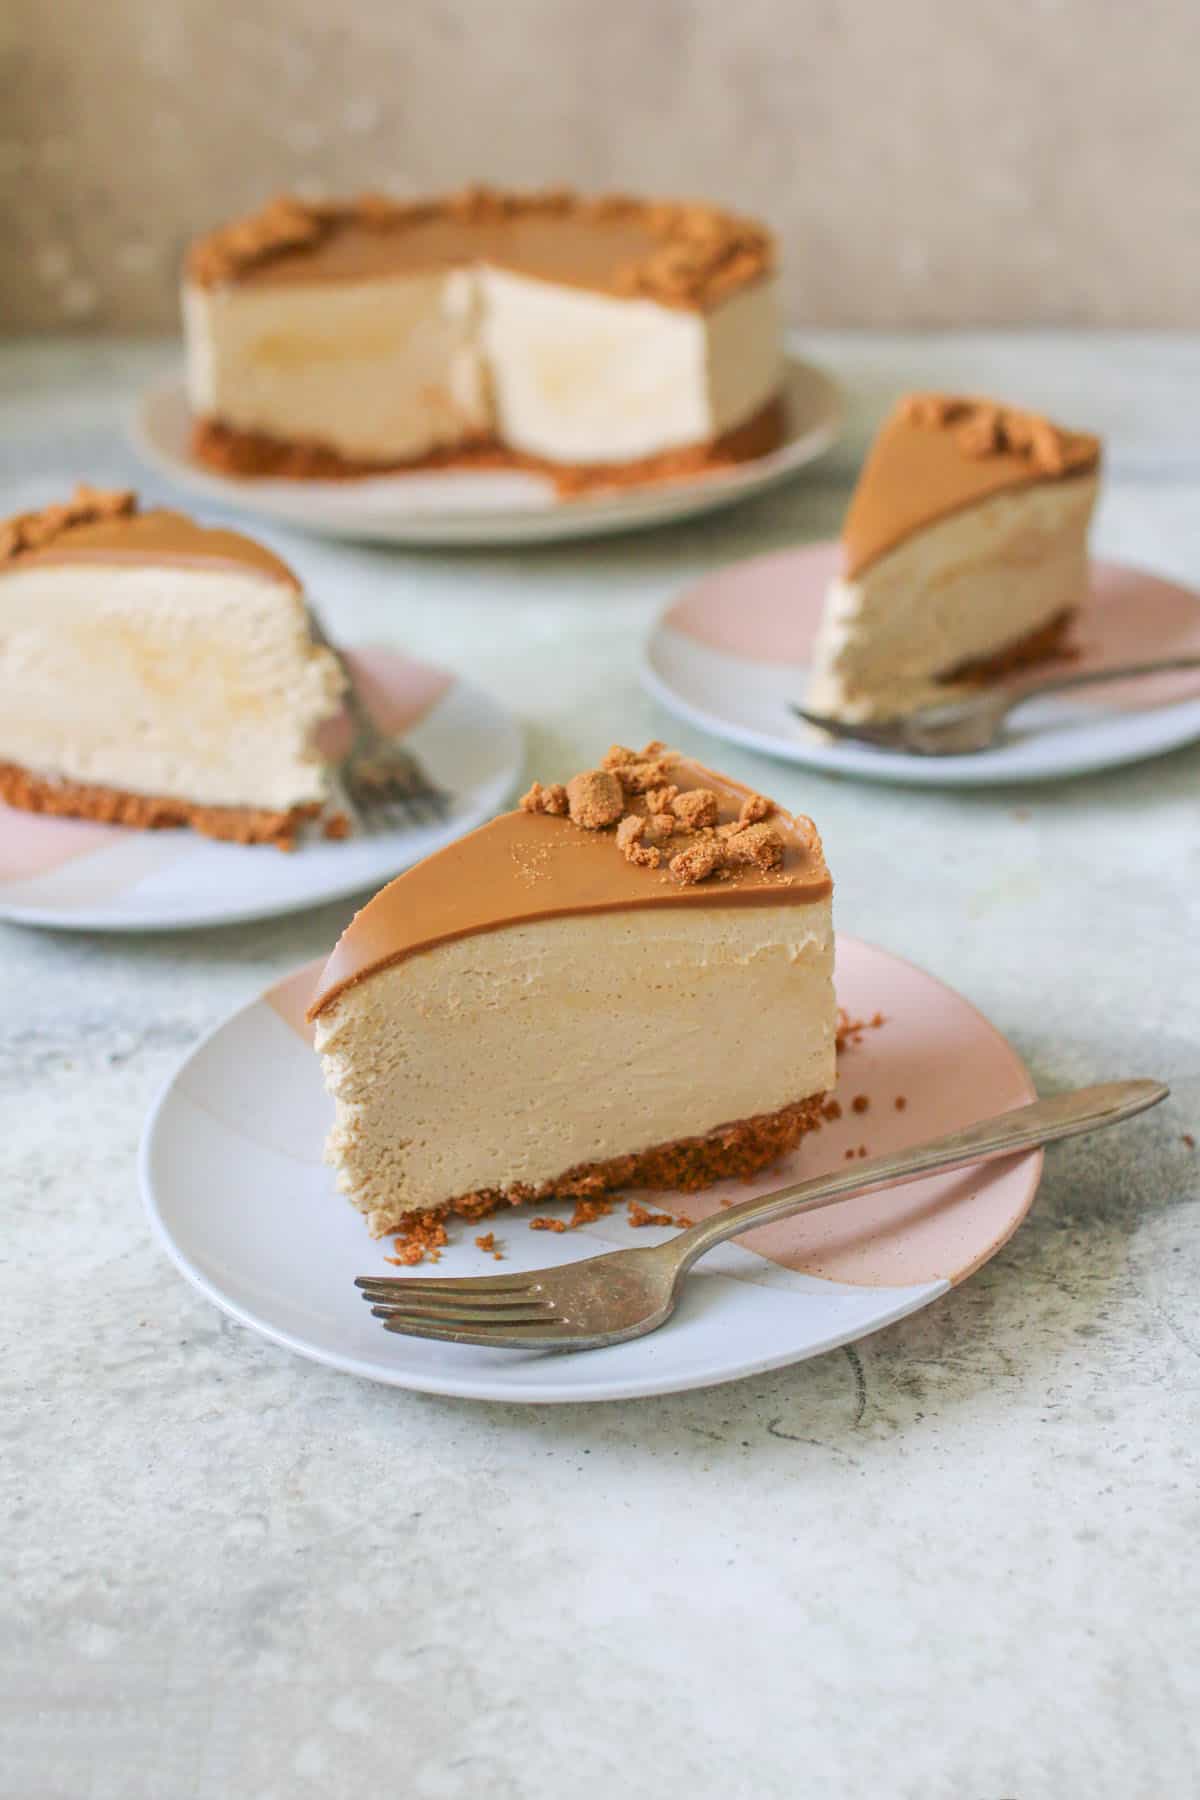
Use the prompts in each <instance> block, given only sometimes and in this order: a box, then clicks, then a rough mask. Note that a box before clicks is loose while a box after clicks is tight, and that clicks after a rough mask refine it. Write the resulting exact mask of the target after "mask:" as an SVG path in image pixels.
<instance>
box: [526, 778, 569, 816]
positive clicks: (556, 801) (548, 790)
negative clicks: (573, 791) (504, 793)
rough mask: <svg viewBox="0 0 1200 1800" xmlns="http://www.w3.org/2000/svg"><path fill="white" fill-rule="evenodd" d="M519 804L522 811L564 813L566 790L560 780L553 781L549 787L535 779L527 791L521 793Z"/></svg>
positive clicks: (565, 808) (565, 809)
mask: <svg viewBox="0 0 1200 1800" xmlns="http://www.w3.org/2000/svg"><path fill="white" fill-rule="evenodd" d="M520 804H521V811H522V812H528V813H554V814H558V815H565V814H566V811H567V790H566V788H565V787H564V786H563V784H562V782H561V781H553V782H551V784H550V786H549V787H543V786H542V784H541V782H540V781H535V782H534V784H533V786H532V787H531V788H530V789H529V792H528V793H526V794H522V795H521V802H520Z"/></svg>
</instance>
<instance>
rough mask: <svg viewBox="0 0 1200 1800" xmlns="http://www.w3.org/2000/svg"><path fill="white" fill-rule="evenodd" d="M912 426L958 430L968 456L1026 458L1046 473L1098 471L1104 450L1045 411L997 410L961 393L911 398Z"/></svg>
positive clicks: (905, 408) (907, 406) (907, 403)
mask: <svg viewBox="0 0 1200 1800" xmlns="http://www.w3.org/2000/svg"><path fill="white" fill-rule="evenodd" d="M901 413H902V416H903V417H904V418H905V419H906V420H907V421H908V423H909V424H910V425H919V426H923V427H926V428H927V429H930V430H947V429H952V430H953V432H954V442H955V445H956V446H957V448H958V449H959V451H960V452H961V453H962V455H963V456H969V457H987V456H1003V455H1010V456H1021V457H1024V458H1025V459H1026V461H1028V462H1029V463H1031V464H1032V465H1033V467H1034V468H1035V469H1036V470H1037V472H1038V473H1039V474H1041V475H1049V476H1057V475H1074V474H1078V473H1081V472H1082V471H1083V470H1085V469H1091V468H1094V467H1095V465H1096V463H1097V462H1098V461H1099V457H1100V448H1099V445H1098V443H1097V441H1096V439H1095V438H1093V437H1088V436H1087V435H1086V434H1084V433H1083V432H1072V431H1064V430H1063V429H1062V428H1061V427H1060V426H1058V425H1055V424H1053V423H1052V422H1051V421H1050V420H1049V419H1047V418H1043V416H1042V415H1041V414H1040V413H1030V412H1021V411H1020V410H1018V409H1017V408H1016V407H1012V406H997V405H995V403H994V402H993V401H990V400H973V399H971V398H969V397H968V396H966V395H961V394H909V395H908V396H907V397H906V398H905V399H904V400H903V401H902V402H901Z"/></svg>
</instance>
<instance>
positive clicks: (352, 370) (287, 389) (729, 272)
mask: <svg viewBox="0 0 1200 1800" xmlns="http://www.w3.org/2000/svg"><path fill="white" fill-rule="evenodd" d="M183 319H184V332H185V337H186V343H187V380H188V394H189V401H190V406H191V411H192V414H193V419H194V422H195V423H194V437H193V451H194V454H195V455H196V456H197V458H198V459H199V460H201V461H203V462H205V463H208V464H210V465H212V466H214V467H217V468H219V469H221V470H223V471H224V472H227V473H230V474H234V475H251V476H253V475H283V476H288V477H293V478H304V477H345V476H355V475H363V474H372V473H378V472H379V471H381V470H386V469H406V468H410V469H411V468H439V467H447V466H449V467H465V468H494V467H512V468H525V469H534V470H540V471H543V472H546V473H548V474H549V475H550V476H552V477H553V478H554V480H555V481H556V482H557V484H558V485H559V487H560V488H561V489H563V490H566V491H577V490H581V489H586V488H588V487H590V486H595V485H597V484H601V485H609V484H612V483H614V482H616V483H621V482H632V481H644V480H652V479H655V478H661V477H665V476H674V475H684V474H687V473H689V472H694V471H697V470H700V469H703V468H707V467H712V466H718V465H721V464H727V463H730V462H735V461H739V460H742V459H744V458H745V457H748V456H754V455H757V454H760V453H761V452H763V451H765V450H768V449H771V448H773V447H774V446H775V445H776V444H777V443H778V442H779V441H780V438H781V436H782V432H783V410H782V403H781V398H780V395H781V384H782V374H783V360H782V350H783V342H782V327H781V320H780V312H779V303H778V294H777V282H776V279H775V270H774V245H773V242H772V239H771V237H770V234H769V233H768V232H767V231H766V230H765V229H764V228H763V227H762V226H761V225H759V224H757V223H756V222H755V221H753V220H748V219H743V218H739V217H737V216H736V215H733V214H731V213H727V212H725V211H723V210H721V209H720V208H718V207H714V206H706V205H702V204H697V203H690V202H689V203H684V202H679V203H676V202H651V201H643V200H637V199H633V198H630V197H627V196H621V195H609V196H605V197H602V198H595V199H587V198H583V197H581V196H579V195H576V194H572V193H567V192H547V193H513V192H501V191H498V190H495V189H489V188H473V189H470V190H467V191H465V192H463V193H458V194H450V195H445V196H441V197H439V198H436V199H431V200H418V201H400V200H389V199H386V198H383V197H380V196H372V195H367V196H363V197H362V198H360V199H357V200H346V201H332V202H309V201H302V200H298V199H293V198H282V199H278V200H276V201H274V202H272V203H271V204H270V205H269V206H267V207H266V208H265V209H264V210H263V211H262V212H260V213H258V214H255V215H254V216H253V217H251V218H248V219H241V220H238V221H236V222H234V223H233V224H231V225H227V226H224V227H222V228H221V229H220V230H218V231H215V232H212V233H210V234H209V235H208V236H206V237H204V238H201V239H199V240H198V241H197V242H196V243H195V244H194V245H193V246H192V248H191V251H190V253H189V255H188V259H187V267H186V272H185V278H184V286H183Z"/></svg>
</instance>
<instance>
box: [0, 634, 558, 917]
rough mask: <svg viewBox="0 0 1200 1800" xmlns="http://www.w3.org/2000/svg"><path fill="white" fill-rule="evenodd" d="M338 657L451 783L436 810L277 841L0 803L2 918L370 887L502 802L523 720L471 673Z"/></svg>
mask: <svg viewBox="0 0 1200 1800" xmlns="http://www.w3.org/2000/svg"><path fill="white" fill-rule="evenodd" d="M346 660H347V662H348V663H349V665H350V667H351V668H352V670H353V672H354V678H355V682H356V685H357V686H358V689H359V691H360V693H361V694H362V696H363V699H364V700H365V701H366V703H367V705H368V706H369V707H370V709H371V711H372V713H373V715H374V716H375V718H376V719H377V720H378V721H379V723H380V724H381V725H383V726H384V728H385V729H386V730H389V731H394V732H396V733H398V734H403V736H404V740H405V742H406V743H407V744H408V745H409V746H410V747H411V748H412V749H413V750H414V751H415V752H416V754H417V755H418V756H419V757H420V759H421V761H422V763H423V764H424V766H425V768H426V769H427V770H428V772H429V774H430V775H431V776H432V778H433V779H434V780H435V781H436V782H437V783H438V785H439V786H441V787H442V788H444V789H445V791H446V792H447V793H449V794H452V795H453V796H454V804H453V806H452V808H451V809H450V811H449V813H448V814H447V816H446V817H445V818H444V819H441V820H439V821H438V822H437V823H435V824H431V825H413V826H410V827H406V828H404V829H401V830H397V831H386V832H380V833H378V834H377V835H376V834H373V835H371V836H368V837H363V838H354V837H350V838H345V839H342V840H341V841H339V842H329V841H327V840H326V839H324V838H322V837H321V836H320V834H319V832H317V831H313V832H310V833H309V834H308V835H307V836H306V837H305V838H304V839H303V840H302V841H301V843H300V844H299V846H298V847H297V849H295V850H294V851H292V852H291V853H289V854H285V853H284V852H282V851H279V850H276V849H274V848H273V847H272V846H270V845H269V844H253V845H241V844H222V843H215V842H214V841H213V840H212V839H210V838H204V837H200V836H199V835H198V834H197V833H196V832H193V831H133V830H129V829H128V828H125V827H122V826H119V825H93V824H90V823H87V822H85V821H83V820H77V819H50V818H41V817H39V816H37V815H35V814H32V813H24V812H18V811H16V810H15V809H12V808H9V807H6V806H0V919H10V920H14V921H16V922H17V923H19V924H22V925H47V926H59V927H67V928H69V929H76V930H86V931H179V930H182V929H184V928H186V927H194V926H199V925H229V924H236V923H240V922H243V921H246V920H250V919H264V918H270V917H273V916H275V915H277V914H280V913H288V912H298V911H300V910H301V909H302V908H304V907H308V906H318V905H320V904H322V903H323V902H324V901H327V900H337V899H340V898H341V897H342V896H343V895H346V894H354V893H357V892H359V891H360V890H361V889H364V888H373V887H380V886H381V885H382V884H383V883H384V882H385V881H387V880H390V878H391V877H392V876H393V875H395V874H396V873H397V872H398V871H399V870H400V869H406V868H407V867H408V866H409V864H410V863H414V862H417V861H418V860H419V859H420V858H421V857H423V856H428V855H429V854H430V852H431V851H433V850H439V849H441V847H442V845H443V844H448V843H450V842H451V841H452V839H454V838H456V837H461V836H462V834H463V833H464V832H466V831H471V830H473V829H474V827H475V826H476V825H481V824H482V823H483V822H484V820H485V819H488V818H490V817H491V816H492V814H493V813H495V812H497V811H498V810H499V809H500V807H501V806H502V805H503V804H504V802H505V801H506V800H507V798H508V796H509V795H510V793H511V792H512V790H513V788H514V786H515V785H516V781H517V777H518V776H519V774H520V771H521V754H522V752H521V733H520V728H519V726H518V724H517V722H516V720H515V719H514V718H513V716H512V714H511V713H510V712H508V711H507V710H506V709H505V708H504V707H503V706H501V705H500V704H499V703H498V702H497V701H495V700H493V699H492V697H491V696H490V695H489V694H486V693H483V692H482V691H481V690H480V689H479V688H477V687H472V686H471V685H470V684H469V683H468V682H464V681H459V680H457V679H456V677H454V676H453V675H449V674H447V673H445V672H444V671H443V670H441V669H435V668H431V667H430V666H429V665H428V664H424V663H418V662H415V661H413V659H412V658H410V657H405V656H402V655H400V654H398V653H397V652H396V651H394V650H387V649H379V648H370V649H366V650H360V651H350V652H348V653H346ZM332 729H333V730H334V731H337V730H338V729H339V728H338V727H337V726H335V727H333V728H332ZM333 748H334V746H333V745H331V749H333Z"/></svg>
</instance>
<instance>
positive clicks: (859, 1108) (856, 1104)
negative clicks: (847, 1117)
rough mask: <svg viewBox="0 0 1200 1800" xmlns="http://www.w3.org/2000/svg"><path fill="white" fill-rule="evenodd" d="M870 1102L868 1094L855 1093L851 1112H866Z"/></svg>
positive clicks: (851, 1103)
mask: <svg viewBox="0 0 1200 1800" xmlns="http://www.w3.org/2000/svg"><path fill="white" fill-rule="evenodd" d="M870 1104H871V1102H870V1100H869V1099H868V1098H867V1096H866V1094H855V1096H854V1098H853V1100H852V1101H851V1102H850V1110H851V1112H856V1113H865V1112H866V1110H867V1108H868V1107H869V1106H870Z"/></svg>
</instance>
